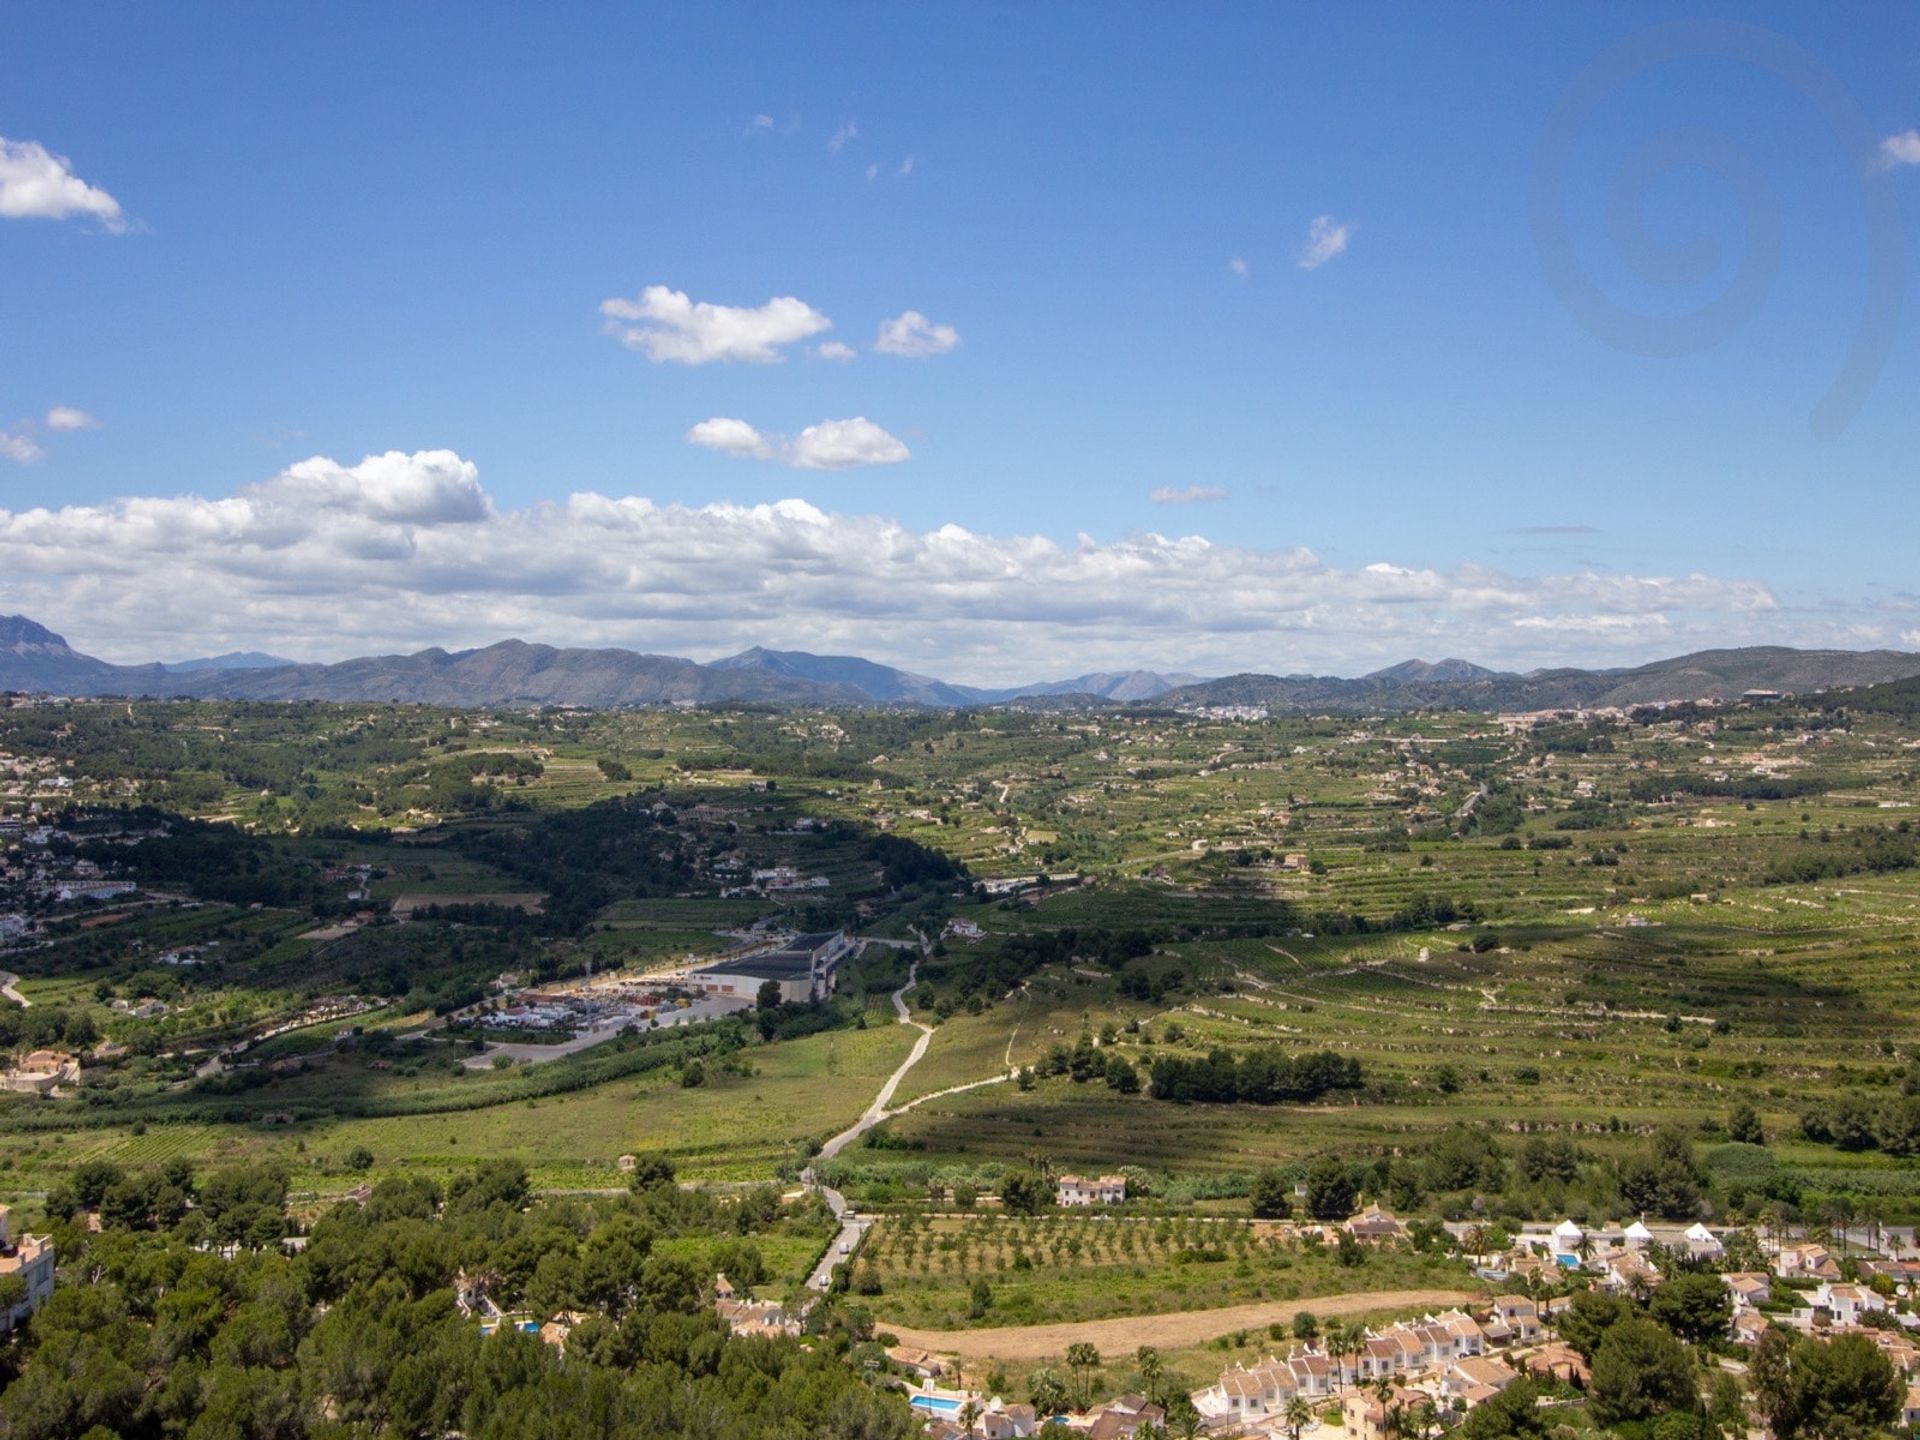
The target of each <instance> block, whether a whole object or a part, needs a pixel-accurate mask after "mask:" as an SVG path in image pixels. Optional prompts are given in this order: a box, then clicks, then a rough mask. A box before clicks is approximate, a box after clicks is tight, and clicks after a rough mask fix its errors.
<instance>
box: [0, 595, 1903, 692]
mask: <svg viewBox="0 0 1920 1440" xmlns="http://www.w3.org/2000/svg"><path fill="white" fill-rule="evenodd" d="M1914 677H1920V655H1914V654H1908V653H1905V652H1902V651H1894V650H1865V651H1856V650H1795V649H1792V648H1790V647H1786V646H1748V647H1742V648H1735V649H1720V650H1702V651H1697V652H1694V653H1693V654H1689V655H1679V656H1674V657H1671V658H1669V659H1665V660H1657V661H1653V662H1650V663H1648V664H1646V665H1640V666H1630V667H1623V668H1611V669H1601V670H1583V669H1579V668H1575V667H1565V666H1563V667H1557V668H1550V669H1541V670H1532V671H1528V672H1526V673H1524V674H1518V673H1513V672H1506V671H1496V670H1490V669H1488V668H1486V667H1485V666H1481V665H1476V664H1474V663H1472V662H1470V661H1466V660H1461V659H1457V658H1448V659H1443V660H1439V661H1434V662H1428V661H1425V660H1407V661H1403V662H1401V663H1400V664H1398V665H1392V666H1387V667H1386V668H1384V669H1380V670H1375V671H1372V672H1371V673H1369V674H1366V675H1361V676H1357V677H1352V678H1346V677H1341V676H1329V675H1302V674H1295V675H1286V676H1281V675H1269V674H1264V673H1258V672H1245V673H1242V674H1237V675H1228V676H1224V677H1221V678H1218V679H1210V680H1203V679H1199V678H1198V677H1195V676H1191V675H1185V674H1163V673H1160V672H1156V671H1151V670H1121V671H1100V672H1092V673H1089V674H1086V675H1081V676H1076V677H1072V678H1070V679H1065V680H1053V681H1041V682H1037V683H1035V684H1031V685H1025V686H1011V687H1005V688H988V687H981V686H971V685H956V684H952V683H950V682H947V681H944V680H940V679H938V678H937V677H934V676H929V675H922V674H918V673H916V672H913V671H909V670H902V669H899V668H897V667H895V666H891V665H884V664H881V663H880V662H878V661H873V660H867V659H864V658H862V657H860V656H857V655H815V654H812V653H810V652H808V651H803V650H773V649H770V648H767V647H763V646H754V647H753V648H751V649H748V650H744V651H741V652H740V653H739V654H737V655H729V656H726V657H724V658H722V659H719V660H715V661H711V662H709V663H706V664H701V663H700V662H698V661H694V660H689V659H685V658H682V657H679V656H673V655H652V654H645V653H642V652H639V651H634V650H625V649H618V648H612V647H603V648H596V649H583V648H561V647H555V646H552V645H544V644H537V643H533V642H529V641H525V640H517V639H514V640H501V641H497V642H496V643H494V644H492V645H487V646H482V647H479V648H477V649H469V650H459V651H449V650H445V649H442V648H440V647H438V646H434V647H430V648H428V649H425V650H418V651H415V652H413V653H411V654H406V655H398V654H396V655H370V656H359V657H356V658H354V659H350V660H342V661H336V662H332V663H326V664H319V663H296V662H290V661H281V660H280V659H279V657H276V656H268V655H260V654H258V652H252V653H247V652H239V653H232V654H229V655H226V656H215V657H211V658H210V659H209V660H206V661H200V662H179V663H177V664H175V665H163V664H157V663H155V664H146V665H115V664H112V663H110V662H108V661H105V660H100V659H97V658H95V657H93V656H90V655H85V654H82V653H81V652H80V651H77V650H75V649H73V647H72V646H70V645H69V644H68V643H67V641H66V640H65V638H64V637H62V636H60V635H59V634H57V633H55V632H54V631H52V630H50V629H48V628H47V627H46V626H44V625H42V624H40V623H39V622H38V621H35V620H32V619H29V618H28V617H26V616H24V615H11V616H0V689H5V690H15V691H28V692H40V693H48V694H65V695H75V696H104V695H128V696H154V697H157V698H187V697H200V698H209V699H233V700H265V701H273V700H286V701H293V700H306V701H357V700H368V701H392V702H399V703H418V704H435V705H470V706H471V705H503V706H504V705H577V706H584V707H604V708H617V707H621V706H641V705H697V704H716V703H760V704H775V705H812V706H823V707H835V706H839V707H851V706H868V705H910V706H918V707H923V708H936V709H961V708H968V707H972V706H984V705H1001V704H1026V705H1032V706H1045V707H1046V708H1074V707H1088V706H1100V705H1151V706H1154V707H1165V708H1195V707H1207V706H1220V705H1261V706H1266V707H1267V708H1269V709H1278V710H1296V711H1297V710H1308V709H1319V710H1338V711H1357V712H1367V711H1375V712H1382V711H1399V710H1411V709H1421V708H1428V707H1438V708H1458V709H1472V710H1490V711H1497V710H1549V709H1566V708H1592V707H1597V706H1610V705H1634V704H1648V703H1655V702H1660V701H1675V700H1707V699H1713V700H1732V699H1738V698H1739V697H1740V696H1741V695H1743V694H1745V693H1747V692H1748V691H1753V690H1764V691H1779V692H1783V693H1800V692H1805V691H1808V690H1822V689H1835V688H1845V687H1851V686H1858V685H1871V684H1880V683H1885V682H1887V681H1894V680H1905V679H1911V678H1914Z"/></svg>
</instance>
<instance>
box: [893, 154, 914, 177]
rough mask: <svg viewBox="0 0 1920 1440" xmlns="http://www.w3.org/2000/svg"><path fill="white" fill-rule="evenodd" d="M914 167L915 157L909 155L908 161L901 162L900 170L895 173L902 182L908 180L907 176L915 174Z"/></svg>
mask: <svg viewBox="0 0 1920 1440" xmlns="http://www.w3.org/2000/svg"><path fill="white" fill-rule="evenodd" d="M913 165H914V160H913V156H911V155H909V156H907V158H906V159H904V160H902V161H901V162H900V168H899V169H898V170H897V171H895V172H894V173H895V174H897V175H898V176H899V177H900V178H901V179H902V180H904V179H906V178H907V176H909V175H911V174H913Z"/></svg>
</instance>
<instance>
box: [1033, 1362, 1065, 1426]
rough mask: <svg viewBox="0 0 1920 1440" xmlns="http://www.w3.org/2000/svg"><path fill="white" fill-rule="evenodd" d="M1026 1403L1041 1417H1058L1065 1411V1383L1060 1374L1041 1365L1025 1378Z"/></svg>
mask: <svg viewBox="0 0 1920 1440" xmlns="http://www.w3.org/2000/svg"><path fill="white" fill-rule="evenodd" d="M1027 1403H1028V1404H1030V1405H1031V1406H1033V1408H1034V1410H1035V1411H1036V1412H1037V1413H1038V1414H1041V1415H1047V1416H1053V1415H1058V1414H1060V1413H1061V1412H1062V1411H1063V1410H1065V1409H1066V1408H1067V1382H1066V1381H1064V1380H1062V1379H1061V1378H1060V1372H1059V1371H1058V1370H1055V1369H1053V1368H1052V1367H1050V1366H1045V1365H1043V1366H1041V1367H1040V1368H1039V1369H1038V1370H1036V1371H1034V1372H1033V1373H1032V1374H1031V1375H1029V1376H1027Z"/></svg>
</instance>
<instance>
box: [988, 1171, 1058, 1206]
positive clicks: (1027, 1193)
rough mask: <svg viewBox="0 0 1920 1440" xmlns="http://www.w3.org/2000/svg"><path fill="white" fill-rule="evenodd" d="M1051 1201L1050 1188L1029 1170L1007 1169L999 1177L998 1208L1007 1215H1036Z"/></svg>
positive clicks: (1051, 1192)
mask: <svg viewBox="0 0 1920 1440" xmlns="http://www.w3.org/2000/svg"><path fill="white" fill-rule="evenodd" d="M1052 1203H1053V1191H1052V1189H1051V1188H1050V1187H1049V1186H1048V1185H1047V1182H1046V1181H1045V1180H1043V1179H1041V1178H1040V1176H1038V1175H1037V1174H1035V1173H1034V1172H1033V1171H1031V1170H1009V1171H1008V1172H1007V1173H1006V1174H1005V1175H1003V1176H1002V1177H1001V1179H1000V1208H1001V1209H1003V1210H1005V1211H1006V1212H1007V1213H1008V1214H1009V1215H1038V1214H1039V1213H1040V1212H1041V1211H1042V1210H1044V1209H1046V1208H1047V1207H1048V1206H1049V1205H1051V1204H1052Z"/></svg>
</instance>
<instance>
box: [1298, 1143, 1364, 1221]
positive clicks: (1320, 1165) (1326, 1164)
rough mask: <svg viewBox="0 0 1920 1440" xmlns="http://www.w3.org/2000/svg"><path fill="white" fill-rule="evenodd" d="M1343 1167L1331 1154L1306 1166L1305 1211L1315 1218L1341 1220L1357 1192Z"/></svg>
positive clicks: (1350, 1207) (1350, 1176)
mask: <svg viewBox="0 0 1920 1440" xmlns="http://www.w3.org/2000/svg"><path fill="white" fill-rule="evenodd" d="M1357 1193H1358V1192H1357V1190H1356V1189H1355V1186H1354V1183H1353V1176H1352V1175H1351V1174H1349V1173H1348V1170H1347V1167H1346V1166H1345V1165H1344V1164H1342V1163H1341V1162H1340V1161H1338V1160H1336V1159H1334V1158H1333V1157H1332V1156H1331V1155H1329V1156H1325V1157H1323V1158H1322V1159H1319V1160H1316V1161H1314V1162H1313V1164H1312V1165H1311V1166H1309V1167H1308V1169H1307V1211H1308V1213H1309V1214H1311V1215H1312V1216H1313V1218H1314V1219H1316V1220H1344V1219H1346V1218H1347V1216H1349V1215H1351V1214H1352V1213H1353V1202H1354V1197H1355V1195H1356V1194H1357Z"/></svg>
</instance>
